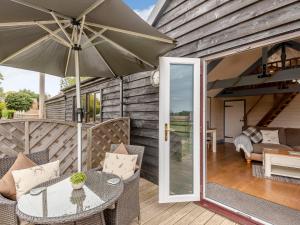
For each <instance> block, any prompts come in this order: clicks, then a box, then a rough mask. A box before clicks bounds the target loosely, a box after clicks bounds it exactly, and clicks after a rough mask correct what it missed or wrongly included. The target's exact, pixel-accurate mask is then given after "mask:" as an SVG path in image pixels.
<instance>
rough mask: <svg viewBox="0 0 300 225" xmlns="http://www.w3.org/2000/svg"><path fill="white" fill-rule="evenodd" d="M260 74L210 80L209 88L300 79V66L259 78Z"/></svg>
mask: <svg viewBox="0 0 300 225" xmlns="http://www.w3.org/2000/svg"><path fill="white" fill-rule="evenodd" d="M259 75H261V74H254V75H249V76H242V77H235V78H230V79H225V80H217V81H213V82H209V83H208V84H207V90H211V89H224V88H231V87H241V86H247V85H257V84H263V83H273V82H280V81H289V80H298V79H300V68H292V69H287V70H280V71H277V72H276V73H274V74H273V75H272V76H271V77H264V78H259Z"/></svg>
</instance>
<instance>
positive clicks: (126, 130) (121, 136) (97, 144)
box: [87, 118, 130, 169]
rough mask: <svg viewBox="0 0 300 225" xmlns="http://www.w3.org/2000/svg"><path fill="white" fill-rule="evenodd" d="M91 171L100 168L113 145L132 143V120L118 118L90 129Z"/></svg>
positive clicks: (89, 158) (89, 161)
mask: <svg viewBox="0 0 300 225" xmlns="http://www.w3.org/2000/svg"><path fill="white" fill-rule="evenodd" d="M87 135H88V151H87V152H88V158H87V160H88V161H87V164H88V165H87V167H88V168H89V169H91V168H95V167H98V166H99V165H100V162H101V161H102V160H103V159H104V156H105V153H106V152H108V151H109V150H110V145H111V144H119V143H124V144H129V143H130V119H129V118H118V119H112V120H107V121H105V122H103V123H100V124H98V125H95V126H94V127H91V128H90V129H88V134H87Z"/></svg>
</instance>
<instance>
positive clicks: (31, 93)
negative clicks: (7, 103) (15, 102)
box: [19, 89, 39, 99]
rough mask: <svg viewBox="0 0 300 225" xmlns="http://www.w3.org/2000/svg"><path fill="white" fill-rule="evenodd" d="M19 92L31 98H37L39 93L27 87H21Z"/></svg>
mask: <svg viewBox="0 0 300 225" xmlns="http://www.w3.org/2000/svg"><path fill="white" fill-rule="evenodd" d="M19 93H24V94H28V95H30V97H31V98H33V99H38V98H39V94H37V93H35V92H34V91H31V90H29V89H22V90H20V91H19Z"/></svg>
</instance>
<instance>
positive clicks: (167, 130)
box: [165, 123, 175, 141]
mask: <svg viewBox="0 0 300 225" xmlns="http://www.w3.org/2000/svg"><path fill="white" fill-rule="evenodd" d="M171 131H172V132H174V131H175V130H174V129H171V128H170V126H169V124H167V123H165V141H168V136H169V132H171Z"/></svg>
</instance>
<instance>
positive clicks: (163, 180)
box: [159, 57, 202, 203]
mask: <svg viewBox="0 0 300 225" xmlns="http://www.w3.org/2000/svg"><path fill="white" fill-rule="evenodd" d="M172 63H174V64H176V63H178V64H183V65H184V64H189V65H190V64H193V65H194V74H199V76H194V77H193V87H194V89H193V91H194V92H193V96H194V99H193V111H194V113H193V124H194V126H193V140H194V141H193V144H194V145H193V165H194V167H193V169H194V173H193V194H185V195H173V196H171V195H170V193H169V190H170V179H169V178H170V177H169V176H170V157H169V155H168V154H165V153H163V152H162V151H161V150H162V149H168V150H169V148H170V146H169V145H170V138H169V139H168V142H166V141H164V140H165V138H164V135H165V124H168V126H170V115H169V112H170V110H169V106H170V104H169V103H170V76H160V83H162V82H163V83H165V84H167V85H168V86H167V87H166V86H163V85H160V91H159V93H160V95H161V94H163V95H164V98H162V99H161V98H160V101H159V140H160V141H159V165H160V166H159V202H160V203H167V202H186V201H199V200H200V199H201V198H200V190H201V188H200V183H201V178H200V176H201V174H200V172H199V171H200V167H201V161H200V160H199V159H201V157H200V152H201V146H200V145H201V140H200V138H199V136H200V132H201V129H202V128H201V127H200V125H199V124H200V123H201V122H200V118H201V116H200V115H201V112H200V111H201V108H200V105H199V104H198V103H199V101H200V99H201V95H200V90H201V88H200V83H201V78H202V77H201V61H200V59H199V58H179V57H161V58H160V71H161V74H162V73H166V74H170V66H169V65H170V64H172ZM162 65H168V66H164V67H162ZM195 93H196V94H195ZM195 124H197V125H196V126H195ZM169 137H170V133H169ZM167 156H168V157H167ZM161 165H163V166H161Z"/></svg>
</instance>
